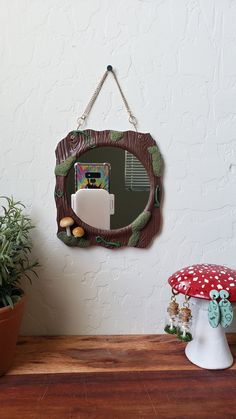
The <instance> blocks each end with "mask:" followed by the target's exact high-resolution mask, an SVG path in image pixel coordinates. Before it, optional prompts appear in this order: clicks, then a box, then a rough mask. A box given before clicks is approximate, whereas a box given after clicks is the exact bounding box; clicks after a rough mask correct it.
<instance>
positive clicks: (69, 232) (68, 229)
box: [66, 226, 71, 237]
mask: <svg viewBox="0 0 236 419" xmlns="http://www.w3.org/2000/svg"><path fill="white" fill-rule="evenodd" d="M66 234H67V236H68V237H70V236H71V231H70V226H68V227H66Z"/></svg>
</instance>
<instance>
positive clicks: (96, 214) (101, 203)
mask: <svg viewBox="0 0 236 419" xmlns="http://www.w3.org/2000/svg"><path fill="white" fill-rule="evenodd" d="M71 208H72V209H73V211H74V212H75V214H76V215H77V216H78V217H79V218H80V219H81V220H82V221H84V222H85V223H86V224H89V225H90V226H92V227H95V228H100V229H102V230H109V229H110V214H112V213H113V214H114V195H112V194H109V193H108V192H107V191H106V190H105V189H79V190H78V191H76V192H75V194H73V195H71Z"/></svg>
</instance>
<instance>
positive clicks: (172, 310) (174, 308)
mask: <svg viewBox="0 0 236 419" xmlns="http://www.w3.org/2000/svg"><path fill="white" fill-rule="evenodd" d="M176 295H178V292H177V291H175V290H174V289H173V288H172V297H171V301H170V303H169V305H168V307H167V313H168V319H167V322H166V326H165V329H164V330H165V332H166V333H170V334H172V335H174V334H176V333H177V324H178V314H179V304H178V303H177V302H176Z"/></svg>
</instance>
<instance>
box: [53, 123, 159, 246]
mask: <svg viewBox="0 0 236 419" xmlns="http://www.w3.org/2000/svg"><path fill="white" fill-rule="evenodd" d="M106 146H107V147H120V148H122V149H124V150H127V151H129V152H130V153H132V154H134V155H135V156H136V157H137V158H138V159H139V160H140V162H141V163H142V164H143V166H144V167H145V169H146V171H147V173H148V176H149V180H150V193H149V199H148V202H147V204H146V207H145V209H144V211H143V212H142V213H141V214H140V215H139V216H138V217H137V218H136V219H135V220H134V221H133V222H132V223H131V224H129V225H128V226H125V227H122V228H119V229H115V230H101V229H98V228H94V227H92V226H90V225H88V224H86V223H84V222H83V221H82V220H81V219H80V218H79V217H78V216H77V215H76V214H75V213H74V211H73V210H72V208H71V207H70V206H69V202H70V200H68V196H67V192H66V181H67V176H68V173H69V171H70V169H71V168H72V167H73V165H74V163H75V161H76V160H78V159H79V157H80V156H81V155H82V154H83V153H85V152H86V151H88V150H91V149H92V148H95V147H106ZM55 154H56V168H55V175H56V187H55V201H56V206H57V224H58V231H57V237H58V238H59V239H60V240H62V241H63V243H65V244H66V245H68V246H76V247H80V248H81V247H89V246H94V245H98V246H103V247H106V248H109V249H117V248H120V247H124V246H129V247H140V248H145V247H147V246H148V245H149V244H150V242H151V241H152V239H153V237H154V236H155V235H156V234H157V233H158V231H159V230H160V225H161V212H160V201H161V192H162V187H161V171H162V157H161V154H160V151H159V149H158V147H157V144H156V142H155V141H154V140H153V138H152V137H151V135H150V134H148V133H139V132H135V131H124V132H121V131H112V130H105V131H94V130H91V129H86V130H83V131H78V130H77V131H72V132H69V134H68V135H67V136H66V137H65V138H64V139H63V140H61V141H60V142H59V143H58V145H57V148H56V151H55ZM67 216H68V217H71V218H72V219H73V220H74V225H73V227H72V228H75V227H78V226H79V227H82V229H83V230H82V231H84V235H83V236H82V237H80V238H78V237H74V236H73V235H71V236H67V233H66V232H65V229H64V228H62V227H60V220H61V219H62V218H64V217H67Z"/></svg>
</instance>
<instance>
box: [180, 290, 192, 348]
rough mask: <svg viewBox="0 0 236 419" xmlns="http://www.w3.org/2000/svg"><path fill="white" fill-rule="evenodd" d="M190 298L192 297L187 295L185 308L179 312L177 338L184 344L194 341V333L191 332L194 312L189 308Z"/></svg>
mask: <svg viewBox="0 0 236 419" xmlns="http://www.w3.org/2000/svg"><path fill="white" fill-rule="evenodd" d="M189 298H190V297H189V296H188V295H185V301H184V303H183V307H182V308H181V309H180V311H179V327H178V330H177V336H178V338H179V339H180V340H183V341H184V342H190V341H191V340H192V339H193V337H192V333H191V331H190V329H191V319H192V312H191V309H190V308H189Z"/></svg>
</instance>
